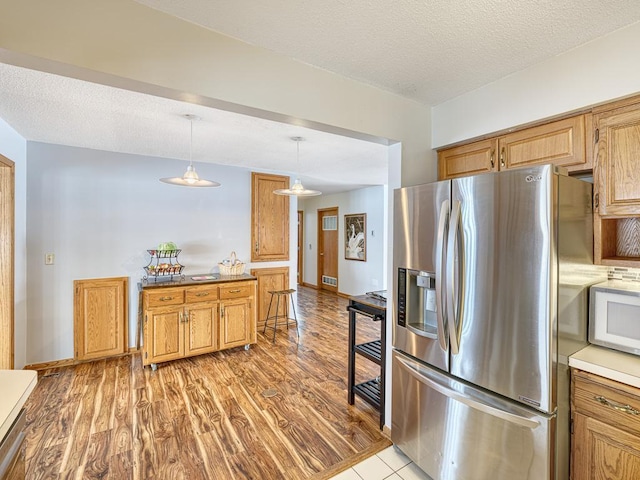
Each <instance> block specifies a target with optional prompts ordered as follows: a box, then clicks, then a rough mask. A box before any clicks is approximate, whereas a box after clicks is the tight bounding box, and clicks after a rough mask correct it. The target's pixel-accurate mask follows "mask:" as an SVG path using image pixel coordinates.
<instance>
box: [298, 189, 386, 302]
mask: <svg viewBox="0 0 640 480" xmlns="http://www.w3.org/2000/svg"><path fill="white" fill-rule="evenodd" d="M386 192H387V188H386V187H385V186H375V187H368V188H362V189H359V190H353V191H351V192H345V193H339V194H335V195H322V196H319V197H309V198H305V199H303V200H300V201H299V203H298V209H299V210H303V211H304V259H303V262H304V269H303V276H304V282H305V283H307V284H310V285H317V283H318V282H317V275H318V268H317V255H318V228H317V227H318V209H322V208H330V207H338V291H339V292H340V293H344V294H347V295H361V294H364V293H366V292H369V291H372V290H384V289H386V265H385V263H386V257H385V252H386V250H385V249H386V243H387V238H386V230H385V215H386V213H385V209H386V202H387V195H386ZM352 213H366V214H367V237H366V244H367V260H366V261H365V262H362V261H357V260H347V259H345V258H344V254H345V233H344V216H345V215H348V214H352Z"/></svg>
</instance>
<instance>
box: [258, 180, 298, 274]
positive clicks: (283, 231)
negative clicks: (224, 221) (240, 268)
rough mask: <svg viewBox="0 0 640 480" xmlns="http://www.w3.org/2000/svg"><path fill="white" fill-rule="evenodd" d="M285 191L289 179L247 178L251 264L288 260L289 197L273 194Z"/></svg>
mask: <svg viewBox="0 0 640 480" xmlns="http://www.w3.org/2000/svg"><path fill="white" fill-rule="evenodd" d="M282 188H289V177H287V176H284V175H271V174H268V173H255V172H253V173H252V174H251V261H252V262H270V261H274V260H289V197H287V196H286V195H276V194H275V193H273V191H274V190H278V189H282Z"/></svg>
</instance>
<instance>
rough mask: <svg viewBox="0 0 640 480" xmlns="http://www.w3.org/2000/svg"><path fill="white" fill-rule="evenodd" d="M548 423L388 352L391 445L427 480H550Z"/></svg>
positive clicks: (551, 425)
mask: <svg viewBox="0 0 640 480" xmlns="http://www.w3.org/2000/svg"><path fill="white" fill-rule="evenodd" d="M555 422H556V417H555V415H553V416H548V415H543V414H540V413H539V412H536V411H535V410H530V409H527V408H525V407H522V406H520V405H518V404H516V403H515V402H510V401H507V400H506V399H502V398H498V397H495V396H492V395H489V394H487V393H484V392H481V391H479V390H477V389H475V388H472V387H470V386H468V385H465V384H463V383H462V382H459V381H456V380H454V379H452V378H451V377H449V376H448V375H445V374H442V373H439V372H438V371H436V370H433V369H431V368H429V367H427V366H426V365H423V364H420V363H418V362H416V361H414V360H412V359H410V358H409V357H407V356H405V355H402V354H400V353H398V352H397V351H394V352H393V397H392V427H391V440H392V441H393V443H394V444H395V445H396V446H397V447H398V448H400V450H402V451H403V452H404V453H405V454H406V455H407V456H408V457H409V458H411V459H412V460H413V461H414V462H415V463H416V464H417V465H418V466H419V467H420V468H421V469H422V470H424V472H425V473H427V475H429V476H431V477H432V478H433V479H434V480H484V479H491V480H551V479H553V473H552V472H553V469H554V466H553V454H552V452H553V451H554V446H553V438H554V432H555ZM559 480H560V479H559Z"/></svg>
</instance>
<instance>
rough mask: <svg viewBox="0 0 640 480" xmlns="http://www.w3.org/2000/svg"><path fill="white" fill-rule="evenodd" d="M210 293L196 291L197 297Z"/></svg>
mask: <svg viewBox="0 0 640 480" xmlns="http://www.w3.org/2000/svg"><path fill="white" fill-rule="evenodd" d="M208 295H209V292H200V293H196V297H206V296H208Z"/></svg>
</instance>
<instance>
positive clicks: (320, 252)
mask: <svg viewBox="0 0 640 480" xmlns="http://www.w3.org/2000/svg"><path fill="white" fill-rule="evenodd" d="M327 211H335V212H336V256H335V258H336V265H335V267H336V272H338V267H339V266H338V255H337V253H338V249H339V234H340V222H339V218H340V210H339V209H338V207H337V206H335V207H327V208H319V209H318V254H317V259H316V262H317V263H316V265H317V268H316V270H317V280H316V281H317V285H318V290H327V291H329V292H335V293H338V286H339V283H340V281H339V274H338V273H336V286H335V287H332V286H326V285H324V284H323V283H322V274H323V273H324V272H323V264H324V262H323V260H324V259H323V258H322V257H323V252H324V235H323V233H322V232H323V230H322V215H321V213H322V212H327Z"/></svg>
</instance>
